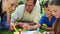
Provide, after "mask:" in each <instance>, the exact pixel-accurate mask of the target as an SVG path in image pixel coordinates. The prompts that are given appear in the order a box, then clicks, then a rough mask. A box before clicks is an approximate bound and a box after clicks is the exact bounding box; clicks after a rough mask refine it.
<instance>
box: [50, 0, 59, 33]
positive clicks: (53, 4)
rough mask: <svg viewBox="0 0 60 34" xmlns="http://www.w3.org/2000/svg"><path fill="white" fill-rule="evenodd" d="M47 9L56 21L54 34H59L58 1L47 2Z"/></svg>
mask: <svg viewBox="0 0 60 34" xmlns="http://www.w3.org/2000/svg"><path fill="white" fill-rule="evenodd" d="M49 9H50V10H51V11H52V14H53V15H54V16H55V17H56V19H57V20H56V22H55V25H54V32H55V34H60V0H52V1H51V2H49Z"/></svg>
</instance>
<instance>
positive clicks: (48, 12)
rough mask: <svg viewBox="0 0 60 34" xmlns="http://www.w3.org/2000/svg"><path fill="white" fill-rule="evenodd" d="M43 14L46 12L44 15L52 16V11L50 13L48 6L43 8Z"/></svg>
mask: <svg viewBox="0 0 60 34" xmlns="http://www.w3.org/2000/svg"><path fill="white" fill-rule="evenodd" d="M45 14H46V17H50V16H52V13H51V11H50V10H49V8H48V7H47V8H45Z"/></svg>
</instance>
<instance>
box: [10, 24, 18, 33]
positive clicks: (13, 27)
mask: <svg viewBox="0 0 60 34" xmlns="http://www.w3.org/2000/svg"><path fill="white" fill-rule="evenodd" d="M11 25H12V26H13V28H14V30H15V31H16V32H17V29H16V27H15V25H14V23H11Z"/></svg>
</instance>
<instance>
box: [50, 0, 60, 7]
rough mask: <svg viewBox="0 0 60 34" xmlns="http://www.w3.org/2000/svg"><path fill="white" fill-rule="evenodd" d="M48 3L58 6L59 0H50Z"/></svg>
mask: <svg viewBox="0 0 60 34" xmlns="http://www.w3.org/2000/svg"><path fill="white" fill-rule="evenodd" d="M49 4H50V5H57V6H60V0H52V1H51V2H50V3H49Z"/></svg>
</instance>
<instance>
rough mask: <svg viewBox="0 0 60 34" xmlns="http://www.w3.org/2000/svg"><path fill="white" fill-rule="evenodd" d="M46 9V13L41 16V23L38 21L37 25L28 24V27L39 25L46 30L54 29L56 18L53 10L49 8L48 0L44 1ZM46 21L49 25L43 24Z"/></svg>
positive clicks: (34, 27) (32, 27)
mask: <svg viewBox="0 0 60 34" xmlns="http://www.w3.org/2000/svg"><path fill="white" fill-rule="evenodd" d="M44 10H45V14H44V15H43V16H42V17H41V19H40V20H39V23H37V25H34V26H28V28H27V29H36V28H38V27H42V28H44V29H46V30H50V31H52V30H53V24H54V21H55V19H56V18H55V16H53V15H52V13H51V11H50V10H49V7H48V1H47V2H45V3H44ZM44 23H45V24H46V25H47V26H43V24H44Z"/></svg>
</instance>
